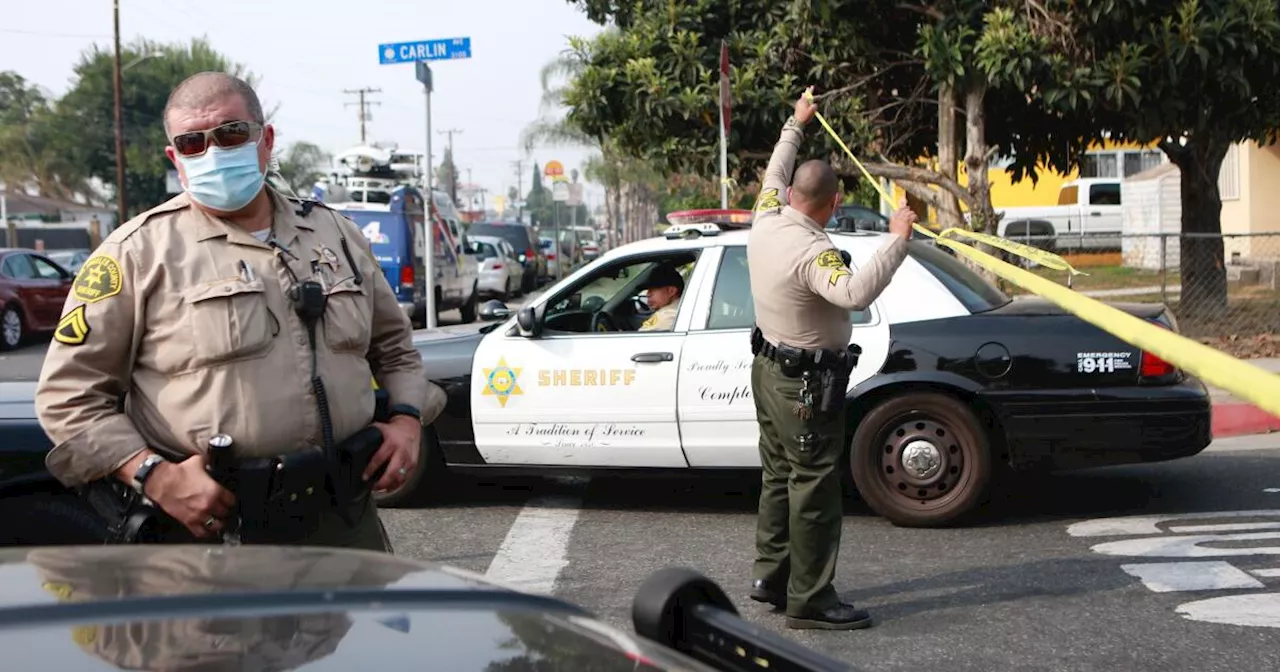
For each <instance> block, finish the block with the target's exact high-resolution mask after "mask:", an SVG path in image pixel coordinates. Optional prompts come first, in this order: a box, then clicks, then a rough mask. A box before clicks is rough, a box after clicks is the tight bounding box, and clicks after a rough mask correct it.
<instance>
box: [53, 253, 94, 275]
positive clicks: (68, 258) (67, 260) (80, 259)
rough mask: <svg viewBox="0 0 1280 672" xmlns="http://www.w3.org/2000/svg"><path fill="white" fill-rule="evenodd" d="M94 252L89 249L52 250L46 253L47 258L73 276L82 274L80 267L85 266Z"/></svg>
mask: <svg viewBox="0 0 1280 672" xmlns="http://www.w3.org/2000/svg"><path fill="white" fill-rule="evenodd" d="M92 252H93V250H87V249H78V250H50V251H48V252H46V253H45V256H47V257H49V258H50V259H52V260H53V261H54V263H56V264H58V265H59V266H61V267H63V268H65V269H67V270H68V271H70V272H71V274H72V275H74V274H76V273H79V272H80V266H81V265H82V264H84V262H85V260H86V259H88V258H89V255H90V254H91V253H92Z"/></svg>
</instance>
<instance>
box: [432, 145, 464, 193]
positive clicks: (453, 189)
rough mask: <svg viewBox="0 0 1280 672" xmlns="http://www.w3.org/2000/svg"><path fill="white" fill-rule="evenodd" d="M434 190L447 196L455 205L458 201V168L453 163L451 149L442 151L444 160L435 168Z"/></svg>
mask: <svg viewBox="0 0 1280 672" xmlns="http://www.w3.org/2000/svg"><path fill="white" fill-rule="evenodd" d="M435 188H436V189H439V190H441V191H443V192H444V193H446V194H449V198H450V199H452V200H453V201H454V202H455V203H456V202H457V200H458V168H457V166H455V165H454V163H453V148H451V147H447V148H445V150H444V159H443V160H441V161H440V165H439V166H436V174H435Z"/></svg>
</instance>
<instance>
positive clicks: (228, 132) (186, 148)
mask: <svg viewBox="0 0 1280 672" xmlns="http://www.w3.org/2000/svg"><path fill="white" fill-rule="evenodd" d="M261 135H262V124H259V123H257V122H255V121H229V122H227V123H225V124H222V125H221V126H218V127H216V128H211V129H209V130H207V131H191V132H190V133H179V134H178V135H175V136H173V140H172V142H173V148H174V149H176V150H178V153H179V154H181V155H182V156H199V155H200V154H204V153H205V151H207V150H208V149H209V139H210V138H212V139H213V144H215V145H217V146H219V147H221V148H223V149H231V148H232V147H239V146H240V145H243V144H244V143H246V142H249V141H251V140H256V139H257V138H259V137H261Z"/></svg>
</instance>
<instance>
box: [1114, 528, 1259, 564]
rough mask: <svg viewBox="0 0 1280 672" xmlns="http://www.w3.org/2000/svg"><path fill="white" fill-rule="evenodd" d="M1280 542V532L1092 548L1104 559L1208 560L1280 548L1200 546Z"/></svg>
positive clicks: (1139, 541) (1140, 541)
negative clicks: (1207, 558)
mask: <svg viewBox="0 0 1280 672" xmlns="http://www.w3.org/2000/svg"><path fill="white" fill-rule="evenodd" d="M1263 539H1280V532H1247V533H1243V534H1200V535H1195V534H1193V535H1186V536H1181V537H1156V538H1155V539H1151V538H1145V539H1125V540H1124V541H1109V542H1107V543H1105V544H1098V545H1097V546H1094V547H1093V551H1094V552H1095V553H1101V554H1103V555H1129V556H1136V557H1140V558H1205V557H1213V556H1215V555H1280V546H1253V547H1250V548H1213V547H1210V546H1201V544H1207V543H1210V542H1220V541H1260V540H1263Z"/></svg>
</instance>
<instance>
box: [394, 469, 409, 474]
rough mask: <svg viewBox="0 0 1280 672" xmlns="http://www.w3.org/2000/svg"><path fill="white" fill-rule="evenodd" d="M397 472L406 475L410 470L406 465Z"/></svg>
mask: <svg viewBox="0 0 1280 672" xmlns="http://www.w3.org/2000/svg"><path fill="white" fill-rule="evenodd" d="M396 473H398V474H400V475H401V476H405V475H407V474H408V473H409V470H408V469H405V468H404V467H400V470H399V471H398V472H396Z"/></svg>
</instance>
